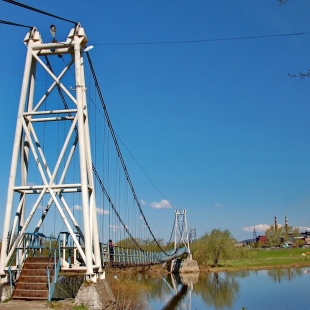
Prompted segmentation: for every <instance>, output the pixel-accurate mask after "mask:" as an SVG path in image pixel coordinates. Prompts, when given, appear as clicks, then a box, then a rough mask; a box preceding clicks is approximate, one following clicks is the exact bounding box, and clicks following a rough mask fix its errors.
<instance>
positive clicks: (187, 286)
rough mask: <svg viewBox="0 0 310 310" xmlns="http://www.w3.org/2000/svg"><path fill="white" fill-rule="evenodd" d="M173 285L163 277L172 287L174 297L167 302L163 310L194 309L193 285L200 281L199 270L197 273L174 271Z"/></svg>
mask: <svg viewBox="0 0 310 310" xmlns="http://www.w3.org/2000/svg"><path fill="white" fill-rule="evenodd" d="M170 276H171V282H172V286H171V285H170V284H169V283H168V282H167V281H166V280H165V278H163V280H164V282H165V283H166V284H167V286H168V287H169V288H170V290H171V292H172V297H171V298H170V300H169V301H168V302H167V304H166V305H165V307H164V308H163V310H174V309H179V310H188V309H192V291H193V285H194V284H195V283H197V282H198V279H199V272H195V273H182V274H179V273H172V274H171V275H170Z"/></svg>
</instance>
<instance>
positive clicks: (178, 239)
mask: <svg viewBox="0 0 310 310" xmlns="http://www.w3.org/2000/svg"><path fill="white" fill-rule="evenodd" d="M179 244H183V245H184V246H185V247H186V248H187V250H188V255H189V258H190V259H191V258H192V255H191V251H190V245H189V244H190V241H189V236H188V229H187V220H186V210H176V211H175V221H174V251H176V249H177V245H179Z"/></svg>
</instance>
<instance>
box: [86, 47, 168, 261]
mask: <svg viewBox="0 0 310 310" xmlns="http://www.w3.org/2000/svg"><path fill="white" fill-rule="evenodd" d="M86 56H87V60H88V63H89V66H90V70H91V73H92V75H93V79H94V82H95V86H96V88H97V92H98V95H99V99H100V101H101V104H102V108H103V111H104V115H105V118H106V120H107V123H108V127H109V129H110V132H111V136H112V138H113V141H114V144H115V148H116V151H117V155H118V157H119V159H120V162H121V164H122V167H123V170H124V173H125V176H126V179H127V182H128V184H129V186H130V189H131V192H132V194H133V197H134V200H135V202H136V204H137V206H138V208H139V211H140V214H141V216H142V217H143V220H144V222H145V224H146V226H147V228H148V230H149V232H150V234H151V235H152V237H153V240H154V241H155V243H156V244H157V246H158V248H159V249H160V250H161V251H162V252H163V253H165V254H166V255H168V254H167V253H166V252H165V250H164V249H163V248H162V247H161V245H160V244H159V242H158V241H157V239H156V238H155V236H154V234H153V232H152V230H151V228H150V225H149V224H148V222H147V220H146V218H145V215H144V213H143V211H142V208H141V205H140V202H139V200H138V197H137V195H136V192H135V189H134V187H133V184H132V182H131V179H130V176H129V173H128V170H127V167H126V164H125V161H124V158H123V155H122V153H121V150H120V147H119V145H118V142H117V138H116V135H115V133H114V129H113V127H112V123H111V120H110V117H109V114H108V111H107V107H106V104H105V102H104V99H103V96H102V93H101V90H100V87H99V83H98V80H97V77H96V73H95V70H94V67H93V64H92V61H91V59H90V56H89V53H88V52H86Z"/></svg>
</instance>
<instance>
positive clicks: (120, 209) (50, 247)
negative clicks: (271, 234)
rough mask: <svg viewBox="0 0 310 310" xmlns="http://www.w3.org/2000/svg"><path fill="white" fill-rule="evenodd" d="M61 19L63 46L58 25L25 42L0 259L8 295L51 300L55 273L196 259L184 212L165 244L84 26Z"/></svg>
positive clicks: (95, 272)
mask: <svg viewBox="0 0 310 310" xmlns="http://www.w3.org/2000/svg"><path fill="white" fill-rule="evenodd" d="M7 2H10V3H13V4H17V5H18V2H15V1H9V0H7ZM23 7H24V8H26V9H33V8H30V7H27V6H25V5H23ZM37 11H38V10H37ZM39 13H41V14H49V13H46V12H43V11H39ZM49 15H51V14H49ZM54 17H55V16H54ZM55 18H60V17H55ZM65 21H67V22H68V23H71V24H72V28H71V29H69V31H68V36H67V38H66V40H65V41H63V42H58V40H57V38H56V27H55V26H54V25H52V26H51V29H50V30H51V41H50V42H43V40H42V38H41V35H40V32H39V30H38V29H36V27H29V31H28V32H27V34H26V36H25V39H24V43H25V46H26V59H25V67H24V74H23V81H22V85H21V92H20V101H19V108H18V115H17V121H16V131H15V136H14V142H13V151H12V162H11V168H10V175H9V181H8V191H7V201H6V207H5V215H4V222H3V235H2V236H3V239H2V247H1V257H0V275H1V282H2V283H10V293H11V294H12V298H21V299H40V298H44V299H48V300H51V299H52V296H53V290H54V287H55V283H56V282H57V278H58V275H59V273H65V272H70V273H72V272H76V273H80V274H83V275H84V276H85V279H86V280H87V281H93V282H96V281H97V280H98V279H103V278H104V272H105V268H106V266H109V267H123V268H127V267H131V266H146V265H154V264H164V263H167V262H171V261H172V262H174V261H175V259H176V258H178V257H182V256H183V257H184V256H187V257H188V258H189V259H191V253H190V238H189V234H188V229H187V222H186V211H185V210H177V209H175V208H174V216H173V217H172V219H173V221H171V222H172V223H171V227H172V229H171V236H170V240H169V242H168V245H166V246H164V245H163V242H161V241H160V240H158V239H157V238H156V237H155V233H154V232H153V230H152V229H151V227H150V224H149V222H148V221H147V218H146V216H145V214H144V212H143V208H142V205H141V202H140V200H139V199H138V196H137V194H136V191H135V188H134V186H133V182H132V180H131V177H130V174H129V170H128V168H127V166H126V164H125V160H124V157H123V153H122V151H121V147H120V145H119V139H118V137H117V135H116V133H115V131H114V129H113V126H112V123H111V120H110V117H109V114H108V110H107V106H106V104H105V102H104V99H103V95H102V92H101V89H100V85H99V82H98V80H97V76H96V72H95V68H94V65H93V62H92V60H91V57H90V52H89V50H90V49H91V46H88V45H87V44H88V39H87V36H86V31H85V30H84V28H83V27H82V26H81V24H80V23H78V22H74V21H70V20H65ZM1 23H2V24H8V25H14V26H23V27H27V26H24V25H20V24H14V23H12V22H7V21H1ZM86 72H87V73H88V75H89V77H90V79H89V81H88V80H87V79H86V78H85V76H86ZM72 85H74V86H72ZM157 229H158V228H157ZM108 240H109V241H108ZM174 266H175V268H176V269H175V270H177V271H180V269H181V268H182V266H180V264H179V265H178V264H177V263H175V265H174Z"/></svg>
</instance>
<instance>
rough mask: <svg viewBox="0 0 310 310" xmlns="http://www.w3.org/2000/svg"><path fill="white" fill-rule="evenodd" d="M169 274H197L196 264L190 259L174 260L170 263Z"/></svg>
mask: <svg viewBox="0 0 310 310" xmlns="http://www.w3.org/2000/svg"><path fill="white" fill-rule="evenodd" d="M170 272H171V273H185V272H199V267H198V263H197V261H196V260H193V259H192V258H187V259H174V260H172V261H171V266H170Z"/></svg>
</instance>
